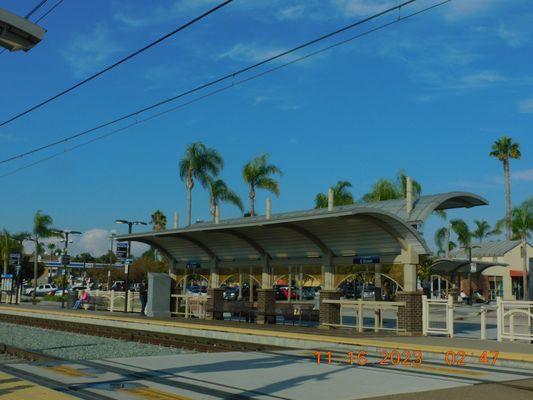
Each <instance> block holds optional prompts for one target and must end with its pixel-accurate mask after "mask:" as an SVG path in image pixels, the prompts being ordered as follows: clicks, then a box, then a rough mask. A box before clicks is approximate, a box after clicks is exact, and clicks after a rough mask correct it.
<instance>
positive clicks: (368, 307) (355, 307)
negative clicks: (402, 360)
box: [323, 299, 405, 332]
mask: <svg viewBox="0 0 533 400" xmlns="http://www.w3.org/2000/svg"><path fill="white" fill-rule="evenodd" d="M323 303H326V304H338V305H339V307H340V323H339V324H323V325H328V326H339V327H345V328H348V327H353V328H357V332H363V331H364V330H365V329H371V330H374V332H379V331H384V330H392V331H396V332H398V331H399V329H398V308H399V307H405V302H404V301H363V300H362V299H359V300H324V301H323ZM349 310H352V311H355V324H354V325H352V324H345V323H344V322H343V319H344V316H345V313H346V311H349ZM365 311H369V312H370V314H371V317H373V320H374V324H373V325H372V326H368V325H367V326H365V324H364V320H365ZM385 311H393V314H394V315H395V318H396V326H395V327H394V328H387V327H384V326H383V316H384V313H385Z"/></svg>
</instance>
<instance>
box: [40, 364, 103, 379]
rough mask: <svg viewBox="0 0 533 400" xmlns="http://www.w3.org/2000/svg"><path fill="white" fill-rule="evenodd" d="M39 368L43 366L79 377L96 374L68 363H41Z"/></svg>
mask: <svg viewBox="0 0 533 400" xmlns="http://www.w3.org/2000/svg"><path fill="white" fill-rule="evenodd" d="M41 368H45V369H46V370H48V371H52V372H57V373H59V374H61V375H66V376H72V377H76V378H79V377H81V376H96V374H88V373H86V372H84V371H80V370H79V369H76V368H73V367H69V366H68V365H43V366H42V367H41Z"/></svg>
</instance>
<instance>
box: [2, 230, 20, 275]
mask: <svg viewBox="0 0 533 400" xmlns="http://www.w3.org/2000/svg"><path fill="white" fill-rule="evenodd" d="M18 248H19V246H18V243H17V242H16V241H15V240H14V239H13V237H12V236H11V235H10V234H9V232H8V231H7V230H6V229H4V230H3V231H2V233H0V256H1V258H2V263H3V265H4V274H7V270H8V268H9V255H10V254H11V253H12V252H14V251H16V250H18Z"/></svg>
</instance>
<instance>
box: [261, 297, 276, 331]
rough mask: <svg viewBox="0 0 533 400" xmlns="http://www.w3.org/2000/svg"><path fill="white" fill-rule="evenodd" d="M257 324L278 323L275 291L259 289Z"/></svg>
mask: <svg viewBox="0 0 533 400" xmlns="http://www.w3.org/2000/svg"><path fill="white" fill-rule="evenodd" d="M257 323H258V324H275V323H276V290H275V289H257Z"/></svg>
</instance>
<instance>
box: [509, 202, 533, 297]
mask: <svg viewBox="0 0 533 400" xmlns="http://www.w3.org/2000/svg"><path fill="white" fill-rule="evenodd" d="M511 229H512V232H513V239H520V240H521V241H522V247H523V250H522V251H524V254H522V258H523V262H524V265H523V268H524V273H523V275H522V279H523V288H524V291H523V293H524V300H527V299H528V298H529V295H528V289H529V288H528V283H527V268H528V265H527V259H528V257H527V239H528V238H529V237H531V232H533V198H531V199H528V200H526V201H524V202H523V203H522V204H521V205H520V206H519V207H514V208H513V209H512V210H511ZM530 279H533V278H531V277H530Z"/></svg>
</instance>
